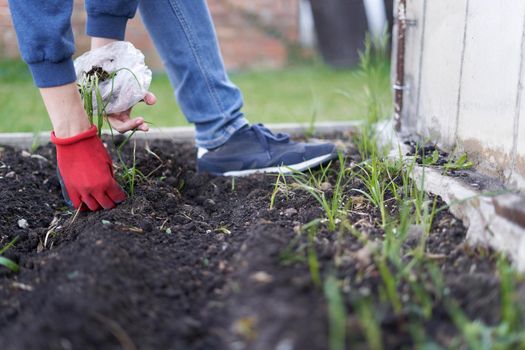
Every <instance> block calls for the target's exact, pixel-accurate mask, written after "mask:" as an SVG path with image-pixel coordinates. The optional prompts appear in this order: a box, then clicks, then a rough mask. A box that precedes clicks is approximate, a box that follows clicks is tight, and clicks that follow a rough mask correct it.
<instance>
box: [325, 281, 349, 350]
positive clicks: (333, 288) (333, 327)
mask: <svg viewBox="0 0 525 350" xmlns="http://www.w3.org/2000/svg"><path fill="white" fill-rule="evenodd" d="M324 295H325V298H326V300H327V302H328V318H329V320H330V321H329V322H330V336H329V337H330V350H344V349H345V342H346V308H345V304H344V302H343V297H342V295H341V291H340V289H339V283H338V282H337V279H336V278H335V277H334V276H329V277H328V278H327V279H326V280H325V282H324Z"/></svg>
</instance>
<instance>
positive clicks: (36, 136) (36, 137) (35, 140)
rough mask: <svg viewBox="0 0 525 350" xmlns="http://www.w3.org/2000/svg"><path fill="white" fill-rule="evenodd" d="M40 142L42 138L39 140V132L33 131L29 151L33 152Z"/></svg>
mask: <svg viewBox="0 0 525 350" xmlns="http://www.w3.org/2000/svg"><path fill="white" fill-rule="evenodd" d="M41 144H42V140H40V133H39V132H38V131H35V132H34V133H33V140H32V141H31V153H35V152H36V151H37V149H38V147H40V145H41Z"/></svg>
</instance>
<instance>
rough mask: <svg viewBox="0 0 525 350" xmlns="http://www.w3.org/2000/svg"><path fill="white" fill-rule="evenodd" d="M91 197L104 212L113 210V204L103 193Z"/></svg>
mask: <svg viewBox="0 0 525 350" xmlns="http://www.w3.org/2000/svg"><path fill="white" fill-rule="evenodd" d="M93 197H95V199H96V201H97V202H98V203H99V204H100V205H101V206H102V208H104V209H106V210H108V209H113V208H115V206H116V205H115V202H113V200H112V199H111V198H109V196H108V195H107V194H106V193H104V192H101V193H96V194H93Z"/></svg>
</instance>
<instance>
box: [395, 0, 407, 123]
mask: <svg viewBox="0 0 525 350" xmlns="http://www.w3.org/2000/svg"><path fill="white" fill-rule="evenodd" d="M406 27H407V16H406V0H398V2H397V45H396V46H397V57H396V82H395V84H394V123H395V129H396V131H401V113H402V112H403V91H404V89H405V35H406Z"/></svg>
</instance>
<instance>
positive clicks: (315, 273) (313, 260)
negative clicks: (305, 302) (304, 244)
mask: <svg viewBox="0 0 525 350" xmlns="http://www.w3.org/2000/svg"><path fill="white" fill-rule="evenodd" d="M316 234H317V225H316V226H312V227H310V228H309V230H308V248H307V252H308V268H309V269H310V277H311V278H312V282H313V283H314V285H315V286H317V287H318V288H320V287H321V274H320V272H319V260H318V259H317V253H316V251H315V236H316Z"/></svg>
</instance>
